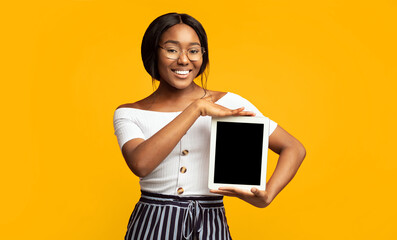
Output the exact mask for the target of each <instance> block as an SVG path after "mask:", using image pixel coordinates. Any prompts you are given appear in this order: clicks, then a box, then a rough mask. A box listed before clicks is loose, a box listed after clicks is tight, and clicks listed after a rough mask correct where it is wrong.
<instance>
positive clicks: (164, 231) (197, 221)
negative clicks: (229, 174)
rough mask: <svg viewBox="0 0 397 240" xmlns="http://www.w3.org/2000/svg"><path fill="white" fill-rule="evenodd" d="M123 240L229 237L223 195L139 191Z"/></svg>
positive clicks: (224, 239) (222, 238) (222, 239)
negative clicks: (194, 195) (198, 195)
mask: <svg viewBox="0 0 397 240" xmlns="http://www.w3.org/2000/svg"><path fill="white" fill-rule="evenodd" d="M124 239H125V240H136V239H139V240H140V239H144V240H146V239H148V240H149V239H155V240H160V239H161V240H168V239H169V240H172V239H175V240H182V239H191V240H194V239H205V240H210V239H211V240H212V239H214V240H215V239H216V240H229V239H232V238H231V237H230V232H229V226H228V225H227V221H226V216H225V209H224V207H223V196H200V197H179V196H173V195H163V194H156V193H149V192H145V191H142V195H141V198H140V199H139V202H138V203H137V204H136V205H135V208H134V211H133V212H132V214H131V217H130V219H129V222H128V226H127V233H126V235H125V238H124Z"/></svg>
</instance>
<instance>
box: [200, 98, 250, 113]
mask: <svg viewBox="0 0 397 240" xmlns="http://www.w3.org/2000/svg"><path fill="white" fill-rule="evenodd" d="M194 104H196V106H197V107H198V110H199V111H200V116H211V117H226V116H255V113H254V112H251V111H243V110H244V107H241V108H237V109H229V108H226V107H224V106H221V105H219V104H216V103H214V102H213V101H212V98H211V96H209V97H205V98H202V99H199V100H196V102H195V103H194Z"/></svg>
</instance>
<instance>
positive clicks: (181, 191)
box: [177, 187, 185, 194]
mask: <svg viewBox="0 0 397 240" xmlns="http://www.w3.org/2000/svg"><path fill="white" fill-rule="evenodd" d="M184 191H185V190H183V188H181V187H180V188H178V190H177V192H178V194H182V193H183V192H184Z"/></svg>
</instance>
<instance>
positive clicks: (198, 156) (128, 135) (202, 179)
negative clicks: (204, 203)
mask: <svg viewBox="0 0 397 240" xmlns="http://www.w3.org/2000/svg"><path fill="white" fill-rule="evenodd" d="M216 104H219V105H222V106H224V107H227V108H230V109H236V108H240V107H245V109H244V111H252V112H255V113H256V116H264V115H263V114H262V113H261V112H260V111H259V110H258V109H257V108H256V107H255V106H254V105H252V104H251V103H250V102H249V101H248V100H246V99H244V98H242V97H241V96H239V95H237V94H234V93H231V92H228V93H227V94H226V95H224V96H223V97H222V98H220V99H219V100H218V101H217V102H216ZM180 113H181V112H157V111H149V110H141V109H137V108H128V107H122V108H118V109H116V110H115V112H114V117H113V125H114V130H115V132H114V134H115V135H116V136H117V141H118V143H119V146H120V150H121V149H122V147H123V145H124V144H125V143H126V142H128V141H129V140H131V139H134V138H142V139H144V140H146V139H148V138H150V137H151V136H153V135H154V134H155V133H156V132H157V131H159V130H160V129H162V128H163V127H164V126H166V125H167V124H168V123H169V122H171V121H172V120H173V119H174V118H175V117H177V116H178V115H179V114H180ZM276 127H277V123H276V122H274V121H272V120H270V129H269V136H270V135H271V134H272V133H273V131H274V130H275V129H276ZM210 133H211V117H209V116H205V117H202V116H200V117H199V118H198V119H197V120H196V122H195V123H194V124H193V125H192V126H191V127H190V129H189V130H188V131H187V132H186V134H185V135H184V136H183V137H182V138H181V140H180V141H179V143H178V144H177V145H176V146H175V148H174V149H173V150H172V152H171V153H170V154H169V155H168V156H167V157H166V158H165V159H164V160H163V161H162V162H161V163H160V164H159V165H158V166H157V167H156V168H155V169H154V170H153V171H152V172H151V173H150V174H148V175H147V176H146V177H144V178H140V182H139V183H140V186H141V190H143V191H147V192H154V193H160V194H168V195H183V196H191V195H215V194H213V193H210V192H209V189H208V171H209V169H208V168H209V149H210ZM184 150H187V151H188V153H187V154H186V152H187V151H184ZM183 153H185V154H183ZM182 169H183V170H182ZM184 170H186V171H184ZM178 189H179V191H178ZM181 189H183V190H181ZM178 192H179V194H178ZM181 192H183V193H181Z"/></svg>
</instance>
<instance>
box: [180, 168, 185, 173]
mask: <svg viewBox="0 0 397 240" xmlns="http://www.w3.org/2000/svg"><path fill="white" fill-rule="evenodd" d="M179 171H180V172H181V173H185V172H186V171H187V168H185V167H181V169H179Z"/></svg>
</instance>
